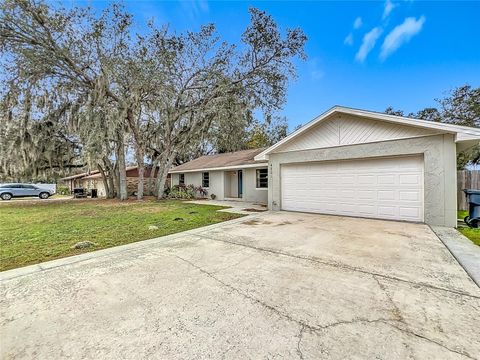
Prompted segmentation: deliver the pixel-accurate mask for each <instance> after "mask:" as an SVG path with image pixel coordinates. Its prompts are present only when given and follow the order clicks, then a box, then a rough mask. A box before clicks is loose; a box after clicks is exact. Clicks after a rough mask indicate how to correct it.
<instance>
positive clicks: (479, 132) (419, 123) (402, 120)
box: [254, 105, 480, 161]
mask: <svg viewBox="0 0 480 360" xmlns="http://www.w3.org/2000/svg"><path fill="white" fill-rule="evenodd" d="M335 113H340V114H349V115H356V116H361V117H368V118H376V119H378V120H383V121H387V122H392V123H397V124H403V125H405V126H414V127H418V128H424V129H425V128H430V129H436V130H439V131H441V132H444V133H450V134H456V138H457V141H462V140H458V139H459V138H460V139H461V138H462V137H466V138H467V139H471V137H474V138H478V139H480V129H475V128H469V127H465V126H458V125H453V124H444V123H436V122H431V121H427V120H420V119H414V118H407V117H402V116H396V115H389V114H382V113H375V112H372V111H366V110H360V109H352V108H347V107H343V106H339V105H335V106H334V107H332V108H330V109H329V110H327V111H326V112H324V113H323V114H321V115H319V116H317V117H316V118H314V119H313V120H311V121H309V122H308V123H307V124H305V125H304V126H302V127H301V128H300V129H298V130H296V131H294V132H293V133H291V134H290V135H288V136H287V137H286V138H284V139H282V140H280V141H279V142H277V143H276V144H274V145H272V146H270V147H269V148H267V149H265V150H264V151H262V152H261V153H260V154H258V155H257V156H255V158H254V159H255V160H257V161H261V160H268V155H269V154H271V153H272V152H273V151H274V150H276V149H278V148H279V147H280V146H282V145H284V144H286V143H288V142H289V141H291V140H293V139H294V138H295V137H297V136H299V135H300V134H302V133H304V132H306V131H307V130H308V129H310V128H311V127H313V126H315V125H317V124H318V123H319V122H321V121H323V120H325V119H327V118H328V117H330V116H331V115H333V114H335ZM459 135H460V136H459Z"/></svg>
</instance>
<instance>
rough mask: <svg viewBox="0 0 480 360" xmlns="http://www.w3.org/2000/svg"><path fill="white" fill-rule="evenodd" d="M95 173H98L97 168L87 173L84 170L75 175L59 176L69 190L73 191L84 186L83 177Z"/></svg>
mask: <svg viewBox="0 0 480 360" xmlns="http://www.w3.org/2000/svg"><path fill="white" fill-rule="evenodd" d="M97 173H98V170H95V171H92V172H89V173H88V172H84V173H80V174H76V175H71V176H67V177H64V178H61V179H60V180H61V181H63V182H64V183H65V185H66V186H68V188H69V189H70V192H73V189H77V188H83V187H84V181H83V178H84V177H86V176H89V175H94V174H97Z"/></svg>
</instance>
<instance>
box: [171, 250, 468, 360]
mask: <svg viewBox="0 0 480 360" xmlns="http://www.w3.org/2000/svg"><path fill="white" fill-rule="evenodd" d="M166 255H170V256H174V257H175V258H177V259H179V260H181V261H183V262H185V263H187V264H188V265H190V266H192V267H193V268H195V269H197V270H198V271H200V272H201V273H203V274H204V275H206V276H208V277H210V278H211V279H213V280H214V281H216V282H218V283H220V284H221V285H222V286H224V287H226V288H228V289H230V290H231V291H232V292H235V293H237V294H239V295H241V296H242V297H244V298H246V299H248V300H250V301H252V302H253V303H255V304H258V305H260V306H262V307H264V308H266V309H267V310H269V311H271V312H272V313H274V314H276V315H277V316H279V317H281V318H284V319H286V320H288V321H290V322H293V323H295V324H297V325H298V326H300V332H299V335H298V342H297V349H296V352H297V354H298V356H299V358H300V359H304V355H303V352H302V350H301V343H302V340H303V335H304V333H305V332H309V333H312V334H316V335H317V336H321V335H323V334H324V332H325V331H326V330H328V329H330V328H333V327H337V326H344V325H354V324H362V323H367V324H375V323H382V324H385V325H387V326H391V327H393V328H395V329H397V330H398V331H401V332H403V333H406V334H409V335H412V336H415V337H418V338H420V339H423V340H425V341H428V342H431V343H433V344H435V345H437V346H440V347H442V348H444V349H446V350H448V351H450V352H453V353H456V354H459V355H462V356H464V357H467V358H469V359H474V358H473V357H471V356H470V355H469V354H468V353H465V352H461V351H457V350H454V349H450V348H449V347H447V346H445V345H443V344H442V343H440V342H438V341H435V340H432V339H430V338H428V337H426V336H424V335H420V334H417V333H415V332H413V331H412V330H409V329H408V328H406V324H405V322H404V321H403V319H402V320H398V318H392V319H389V318H378V319H366V318H355V319H352V320H340V321H337V322H333V323H331V324H327V325H309V324H307V323H306V322H305V321H302V320H298V319H295V318H293V317H292V316H291V315H289V314H287V313H285V312H283V311H281V310H279V309H278V308H277V307H275V306H273V305H269V304H267V303H265V302H264V301H262V300H260V299H257V298H255V297H253V296H251V295H250V294H248V293H246V292H243V291H241V290H240V289H238V288H236V287H234V286H233V285H231V284H228V283H226V282H225V281H223V280H221V279H219V278H218V277H216V276H215V275H214V274H213V273H212V272H209V271H207V270H205V269H203V268H202V267H200V266H198V265H196V264H194V263H193V262H192V261H190V260H188V259H185V258H183V257H181V256H178V255H176V254H166ZM379 285H380V284H379ZM395 308H396V306H395ZM395 323H400V324H402V325H403V327H400V326H398V325H395Z"/></svg>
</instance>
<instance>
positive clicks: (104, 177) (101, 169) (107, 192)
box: [97, 164, 110, 198]
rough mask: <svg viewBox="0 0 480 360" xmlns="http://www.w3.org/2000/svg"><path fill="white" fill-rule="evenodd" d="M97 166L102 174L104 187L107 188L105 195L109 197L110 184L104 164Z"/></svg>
mask: <svg viewBox="0 0 480 360" xmlns="http://www.w3.org/2000/svg"><path fill="white" fill-rule="evenodd" d="M97 168H98V171H100V174H102V181H103V187H104V188H105V196H106V197H107V198H108V195H109V194H110V188H109V186H108V181H107V176H106V175H105V171H104V170H103V167H102V165H100V164H97Z"/></svg>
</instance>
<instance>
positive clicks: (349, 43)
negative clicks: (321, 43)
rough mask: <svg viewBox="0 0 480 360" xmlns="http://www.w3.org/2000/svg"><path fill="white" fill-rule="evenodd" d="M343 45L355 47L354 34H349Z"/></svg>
mask: <svg viewBox="0 0 480 360" xmlns="http://www.w3.org/2000/svg"><path fill="white" fill-rule="evenodd" d="M343 43H344V44H345V45H350V46H352V45H353V34H352V33H350V34H348V35H347V37H346V38H345V40H343Z"/></svg>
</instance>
